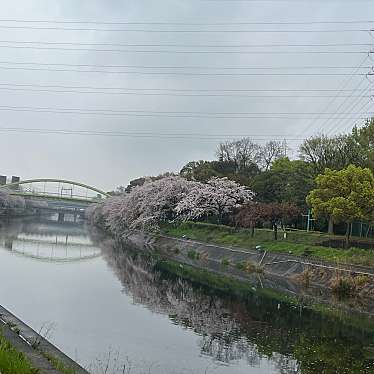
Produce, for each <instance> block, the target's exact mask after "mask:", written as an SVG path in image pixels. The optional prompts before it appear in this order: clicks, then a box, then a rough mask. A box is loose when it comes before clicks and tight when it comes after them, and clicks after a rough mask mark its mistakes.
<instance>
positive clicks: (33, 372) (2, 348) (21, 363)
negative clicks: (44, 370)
mask: <svg viewBox="0 0 374 374" xmlns="http://www.w3.org/2000/svg"><path fill="white" fill-rule="evenodd" d="M0 373H1V374H37V373H40V371H39V370H38V369H35V368H33V367H32V365H31V363H30V362H29V361H28V360H27V359H26V358H25V356H24V355H23V354H22V353H20V352H18V351H17V350H16V349H14V348H13V347H12V346H11V344H10V343H8V342H7V341H6V340H5V339H4V337H3V336H2V335H1V331H0Z"/></svg>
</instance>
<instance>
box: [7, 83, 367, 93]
mask: <svg viewBox="0 0 374 374" xmlns="http://www.w3.org/2000/svg"><path fill="white" fill-rule="evenodd" d="M4 85H5V86H15V87H41V88H62V89H88V90H95V89H98V90H124V91H133V92H150V91H155V92H171V93H180V92H183V93H193V92H199V93H217V92H218V93H223V92H226V93H249V92H261V93H264V92H293V93H296V92H347V93H352V92H364V91H366V90H354V89H344V90H338V89H333V88H331V89H329V88H322V89H303V88H301V89H241V88H236V89H228V88H221V89H198V88H195V89H183V88H140V87H135V88H134V87H132V88H131V87H123V86H117V87H106V86H66V85H40V84H14V83H0V86H4Z"/></svg>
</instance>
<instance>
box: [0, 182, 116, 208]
mask: <svg viewBox="0 0 374 374" xmlns="http://www.w3.org/2000/svg"><path fill="white" fill-rule="evenodd" d="M0 189H6V190H8V191H9V192H10V194H11V195H16V196H22V197H25V198H37V199H46V200H55V201H65V202H67V203H69V202H74V203H83V204H93V203H97V202H99V201H102V200H103V199H105V198H107V197H109V196H110V195H109V194H108V193H107V192H105V191H103V190H100V189H98V188H96V187H93V186H89V185H87V184H84V183H79V182H74V181H70V180H66V179H55V178H38V179H27V180H23V181H19V182H16V183H9V184H5V185H2V186H0Z"/></svg>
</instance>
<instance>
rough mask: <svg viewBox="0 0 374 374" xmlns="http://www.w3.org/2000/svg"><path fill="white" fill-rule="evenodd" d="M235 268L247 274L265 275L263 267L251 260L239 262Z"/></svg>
mask: <svg viewBox="0 0 374 374" xmlns="http://www.w3.org/2000/svg"><path fill="white" fill-rule="evenodd" d="M235 266H236V268H237V269H238V270H242V271H245V272H247V273H263V272H264V268H263V267H261V266H259V265H256V264H254V263H253V262H251V261H249V260H247V261H242V262H238V263H237V264H236V265H235Z"/></svg>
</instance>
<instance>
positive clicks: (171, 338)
mask: <svg viewBox="0 0 374 374" xmlns="http://www.w3.org/2000/svg"><path fill="white" fill-rule="evenodd" d="M0 304H1V305H3V306H4V307H5V308H7V309H8V310H10V311H11V312H12V313H14V314H15V315H16V316H17V317H19V318H20V319H22V320H23V321H24V322H25V323H27V324H29V325H30V326H31V327H32V328H34V329H35V330H37V331H41V333H42V334H44V335H46V337H47V338H48V339H49V340H50V341H51V342H52V343H54V344H55V345H56V346H57V347H58V348H60V349H61V350H62V351H64V352H65V353H66V354H68V355H69V356H70V357H72V358H73V359H75V360H77V362H79V363H80V364H81V365H83V366H84V367H86V368H88V369H89V371H91V372H92V373H98V374H101V373H106V374H112V373H113V374H117V373H125V374H138V373H139V374H140V373H151V374H169V373H170V374H171V373H175V374H178V373H186V374H187V373H196V374H200V373H201V374H203V373H217V374H226V373H230V374H231V373H232V374H244V373H246V374H248V373H253V374H255V373H256V374H257V373H258V374H259V373H279V374H281V373H282V374H285V373H318V372H319V373H339V374H341V373H374V330H373V326H374V324H373V323H372V320H371V319H370V318H368V319H367V320H365V319H363V318H357V319H354V320H353V322H352V321H351V320H349V321H347V320H346V318H345V316H342V315H341V314H339V313H336V315H334V314H332V313H330V314H324V313H321V314H319V313H316V312H315V311H311V310H307V309H302V308H297V307H295V306H290V305H288V304H287V303H282V302H279V300H278V301H277V300H276V299H271V298H269V297H264V296H261V295H259V294H256V292H253V293H252V294H248V295H246V296H245V297H243V295H239V294H237V295H235V294H228V293H225V292H218V291H213V290H211V289H207V288H203V287H200V286H199V285H197V284H196V283H194V284H192V283H191V282H189V281H186V280H181V279H179V278H178V277H177V276H175V275H173V274H171V273H168V272H167V271H165V270H163V269H158V268H157V266H155V264H154V262H153V261H152V259H150V258H149V257H148V256H145V255H142V254H138V253H133V252H132V251H131V250H130V249H126V248H117V247H116V246H115V245H114V243H113V241H112V240H111V239H109V238H105V237H104V238H103V237H100V236H97V235H94V236H92V234H91V235H90V234H89V233H88V231H87V229H86V228H85V226H84V225H81V224H74V223H69V222H66V223H58V222H57V221H55V220H54V219H53V217H51V218H49V219H45V218H43V219H33V220H31V219H28V220H15V221H13V222H9V223H6V224H5V223H3V224H2V228H1V236H0Z"/></svg>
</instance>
